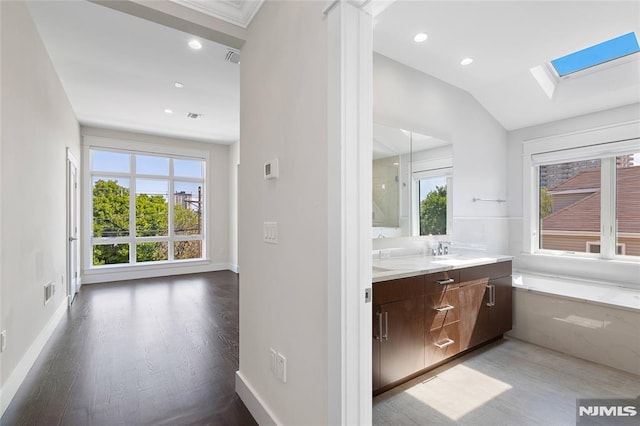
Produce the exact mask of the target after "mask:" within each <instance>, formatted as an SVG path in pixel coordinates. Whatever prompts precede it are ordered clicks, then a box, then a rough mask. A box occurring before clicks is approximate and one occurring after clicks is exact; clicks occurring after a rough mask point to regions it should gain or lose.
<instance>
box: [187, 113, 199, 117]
mask: <svg viewBox="0 0 640 426" xmlns="http://www.w3.org/2000/svg"><path fill="white" fill-rule="evenodd" d="M187 117H189V118H200V117H202V114H197V113H195V112H188V113H187Z"/></svg>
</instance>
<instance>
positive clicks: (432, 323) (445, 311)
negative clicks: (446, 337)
mask: <svg viewBox="0 0 640 426" xmlns="http://www.w3.org/2000/svg"><path fill="white" fill-rule="evenodd" d="M459 319H460V298H459V290H458V289H457V288H454V289H451V290H447V291H442V292H439V293H431V294H427V295H425V326H426V329H427V330H435V329H438V328H441V327H442V326H443V325H447V324H451V323H453V322H456V321H458V320H459Z"/></svg>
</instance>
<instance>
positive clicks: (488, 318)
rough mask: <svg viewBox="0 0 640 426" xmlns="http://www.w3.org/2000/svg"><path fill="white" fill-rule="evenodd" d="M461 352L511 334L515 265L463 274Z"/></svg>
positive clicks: (478, 268)
mask: <svg viewBox="0 0 640 426" xmlns="http://www.w3.org/2000/svg"><path fill="white" fill-rule="evenodd" d="M459 293H460V294H459V295H460V312H461V314H460V350H466V349H469V348H472V347H474V346H477V345H479V344H482V343H484V342H486V341H488V340H491V339H493V338H495V337H498V336H500V335H502V334H503V333H506V332H507V331H509V330H511V320H512V301H511V262H499V263H493V264H490V265H482V266H474V267H471V268H465V269H461V270H460V290H459Z"/></svg>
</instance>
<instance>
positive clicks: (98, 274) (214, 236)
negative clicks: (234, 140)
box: [82, 127, 231, 284]
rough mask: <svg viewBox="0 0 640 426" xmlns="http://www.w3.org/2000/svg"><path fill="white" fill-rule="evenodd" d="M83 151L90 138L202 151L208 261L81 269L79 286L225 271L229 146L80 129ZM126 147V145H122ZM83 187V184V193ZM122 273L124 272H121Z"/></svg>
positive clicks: (85, 211) (87, 208)
mask: <svg viewBox="0 0 640 426" xmlns="http://www.w3.org/2000/svg"><path fill="white" fill-rule="evenodd" d="M82 135H83V137H84V138H83V150H86V149H87V147H86V145H87V143H89V141H90V139H91V138H92V137H99V138H106V139H109V140H114V141H124V143H125V144H126V141H132V142H138V143H139V142H141V143H142V145H143V146H144V145H149V147H150V148H149V149H152V148H151V147H152V146H154V145H155V146H161V147H167V149H172V148H176V149H188V150H193V151H198V152H206V153H208V155H209V168H208V173H209V174H208V176H207V177H206V179H207V180H206V194H205V197H207V198H208V201H205V203H206V207H207V209H206V211H207V213H206V221H207V222H206V230H207V236H206V238H207V241H206V252H207V253H208V257H209V259H208V261H203V262H194V263H193V264H192V263H188V264H180V266H177V265H154V266H147V265H144V266H137V267H131V268H128V270H126V269H125V268H118V269H117V271H116V270H112V271H109V270H108V269H106V270H105V269H100V270H93V271H90V270H88V269H86V267H85V268H84V269H83V271H82V273H83V283H84V284H91V283H97V282H107V281H115V280H122V279H133V278H148V277H154V276H163V275H172V274H186V273H193V272H204V271H217V270H222V269H229V268H230V263H229V256H230V253H229V232H230V230H229V225H230V220H229V214H230V207H229V205H230V202H231V197H230V180H229V164H230V163H229V146H228V145H221V144H216V143H205V142H198V141H191V140H187V139H176V138H169V137H160V136H152V135H145V134H141V133H132V132H124V131H118V130H111V129H99V128H94V127H83V128H82ZM125 146H126V145H125ZM86 189H87V188H85V187H84V185H83V192H85V190H86ZM90 214H91V210H90V206H88V205H84V203H83V210H82V216H83V217H90ZM87 247H88V244H86V242H85V244H83V250H84V251H87V250H88V248H87ZM123 271H124V272H123Z"/></svg>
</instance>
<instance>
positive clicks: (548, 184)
mask: <svg viewBox="0 0 640 426" xmlns="http://www.w3.org/2000/svg"><path fill="white" fill-rule="evenodd" d="M557 155H559V156H563V155H564V156H569V157H571V156H572V153H571V150H567V151H565V152H563V153H561V154H557ZM537 171H538V194H539V195H538V203H537V205H538V211H539V216H538V221H537V223H538V236H539V238H538V250H543V251H544V250H550V251H560V252H569V253H574V254H580V253H584V255H585V256H595V257H601V258H613V257H616V256H623V255H624V256H640V208H639V206H640V154H638V153H636V152H627V153H624V154H620V155H616V156H612V155H606V156H605V155H602V156H592V157H585V158H580V159H576V160H575V161H565V162H557V161H552V160H550V161H546V162H542V163H541V164H539V165H538V166H537Z"/></svg>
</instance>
